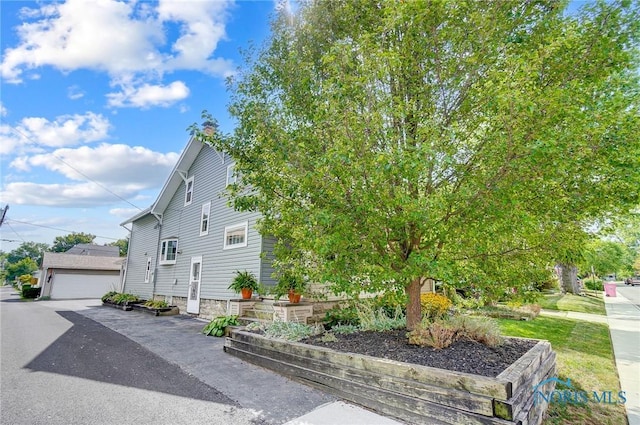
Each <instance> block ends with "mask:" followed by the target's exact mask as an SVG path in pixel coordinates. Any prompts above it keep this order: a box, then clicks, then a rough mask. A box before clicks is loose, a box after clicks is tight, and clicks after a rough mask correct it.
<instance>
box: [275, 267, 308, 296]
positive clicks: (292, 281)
mask: <svg viewBox="0 0 640 425" xmlns="http://www.w3.org/2000/svg"><path fill="white" fill-rule="evenodd" d="M304 287H305V284H304V280H303V279H302V278H300V277H297V276H295V275H294V274H292V273H283V274H282V275H281V276H280V279H279V280H278V285H277V287H276V289H277V295H278V297H281V296H283V295H285V294H286V295H287V296H288V297H289V302H290V303H292V304H295V303H299V302H300V297H301V296H302V292H303V291H304Z"/></svg>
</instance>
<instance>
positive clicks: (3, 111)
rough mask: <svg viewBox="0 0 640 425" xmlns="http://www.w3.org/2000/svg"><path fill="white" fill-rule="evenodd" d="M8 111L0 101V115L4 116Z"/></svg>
mask: <svg viewBox="0 0 640 425" xmlns="http://www.w3.org/2000/svg"><path fill="white" fill-rule="evenodd" d="M8 113H9V111H7V108H5V107H4V105H3V104H2V101H0V117H6V116H7V114H8Z"/></svg>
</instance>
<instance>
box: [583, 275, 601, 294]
mask: <svg viewBox="0 0 640 425" xmlns="http://www.w3.org/2000/svg"><path fill="white" fill-rule="evenodd" d="M582 282H583V283H584V286H585V287H586V288H587V289H591V290H592V291H604V284H603V283H602V279H599V278H597V277H588V278H586V279H584V280H583V281H582Z"/></svg>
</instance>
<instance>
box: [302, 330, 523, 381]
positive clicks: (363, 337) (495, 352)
mask: <svg viewBox="0 0 640 425" xmlns="http://www.w3.org/2000/svg"><path fill="white" fill-rule="evenodd" d="M406 333H407V331H406V330H404V329H400V330H393V331H387V332H356V333H353V334H348V335H336V338H337V341H336V342H322V341H321V340H320V338H321V337H322V336H314V337H311V338H307V339H305V340H303V341H301V342H303V343H305V344H311V345H316V346H320V347H327V348H331V349H333V350H337V351H343V352H350V353H356V354H366V355H369V356H373V357H380V358H385V359H389V360H397V361H400V362H407V363H415V364H419V365H423V366H431V367H436V368H439V369H447V370H454V371H458V372H466V373H473V374H476V375H482V376H489V377H496V376H498V375H499V374H500V373H501V372H502V371H503V370H505V369H506V368H507V367H508V366H510V365H511V364H513V363H514V362H515V361H516V360H518V359H519V358H520V357H522V355H523V354H525V353H526V352H527V351H529V350H530V349H531V348H532V347H533V346H534V345H535V344H536V342H535V341H531V340H522V339H514V338H505V341H504V343H503V344H502V345H500V346H497V347H488V346H486V345H484V344H481V343H479V342H475V341H468V340H460V341H457V342H455V343H453V344H452V345H451V346H450V347H447V348H444V349H442V350H436V349H434V348H430V347H418V346H415V345H409V344H408V343H407V337H406Z"/></svg>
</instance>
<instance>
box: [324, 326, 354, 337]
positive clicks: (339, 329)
mask: <svg viewBox="0 0 640 425" xmlns="http://www.w3.org/2000/svg"><path fill="white" fill-rule="evenodd" d="M359 330H360V328H359V327H358V326H354V325H336V326H334V327H333V328H331V332H333V333H335V334H338V335H348V334H352V333H355V332H358V331H359Z"/></svg>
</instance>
